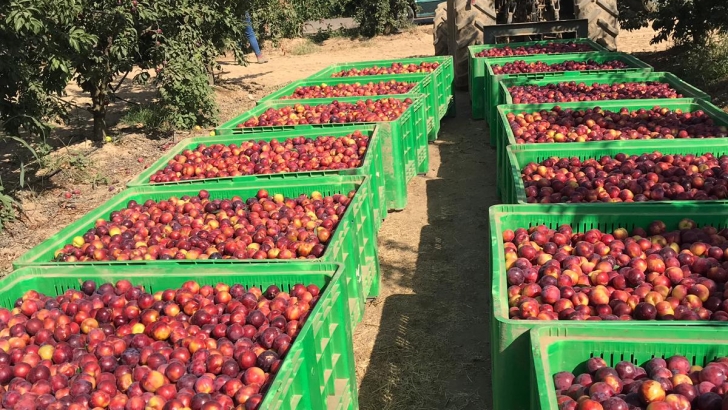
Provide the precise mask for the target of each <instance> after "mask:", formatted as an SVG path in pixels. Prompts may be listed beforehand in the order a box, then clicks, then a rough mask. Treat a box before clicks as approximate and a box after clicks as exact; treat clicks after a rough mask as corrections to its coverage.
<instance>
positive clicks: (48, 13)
mask: <svg viewBox="0 0 728 410" xmlns="http://www.w3.org/2000/svg"><path fill="white" fill-rule="evenodd" d="M247 6H248V4H247V2H245V1H243V2H241V1H234V0H214V1H213V0H197V1H191V0H181V1H171V0H154V1H153V0H80V1H72V0H10V1H7V2H3V3H2V5H0V17H1V18H0V41H1V42H2V46H0V55H2V57H3V58H1V59H0V60H2V62H0V74H1V75H0V88H2V89H3V100H2V101H0V120H2V119H7V118H10V117H17V118H23V117H22V116H20V117H18V115H34V116H37V117H41V118H44V119H50V118H53V117H58V116H63V114H65V113H66V112H67V110H68V108H69V105H68V103H67V102H64V101H63V100H62V99H61V97H63V95H64V89H65V86H66V84H67V83H68V82H69V81H71V80H74V81H76V82H77V83H78V85H79V86H80V87H81V89H82V90H83V91H84V92H85V93H87V94H88V96H89V97H90V98H91V104H90V105H88V106H87V107H86V108H87V109H88V111H89V112H90V113H91V114H92V116H93V122H94V132H93V133H94V137H95V138H96V139H102V138H103V137H104V136H105V132H106V113H107V109H108V106H109V104H110V103H111V102H112V101H114V100H115V99H117V97H116V92H117V91H118V90H119V88H120V86H121V83H122V81H123V80H124V79H125V78H127V77H128V76H130V75H132V74H133V78H134V79H135V80H139V81H149V80H152V79H153V84H154V85H155V86H156V87H157V89H158V90H159V95H158V99H159V101H158V103H159V105H160V106H161V107H163V110H164V112H165V115H166V116H167V117H168V118H165V119H166V120H167V121H168V122H169V123H170V125H172V126H177V127H191V126H193V125H195V124H205V123H211V122H212V121H213V120H214V117H215V113H216V106H215V103H214V100H213V95H212V89H211V88H210V85H209V84H208V81H207V76H208V74H207V73H208V72H209V70H210V68H211V67H213V66H214V65H215V64H216V63H215V59H216V58H217V57H218V56H219V55H220V54H222V53H223V52H225V51H226V50H230V49H232V50H234V51H236V53H237V51H238V45H237V44H238V41H239V39H241V38H243V29H244V19H242V18H240V16H242V15H244V12H245V9H246V8H247ZM237 54H239V53H237ZM7 124H8V125H7V127H8V128H9V129H10V130H11V131H17V129H18V127H20V126H22V125H25V124H23V123H22V121H20V120H18V121H8V122H7Z"/></svg>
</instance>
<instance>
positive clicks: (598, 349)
mask: <svg viewBox="0 0 728 410" xmlns="http://www.w3.org/2000/svg"><path fill="white" fill-rule="evenodd" d="M714 323H715V322H714ZM531 344H532V346H533V373H532V378H533V380H534V383H533V386H534V387H535V388H534V389H532V404H531V409H534V410H538V409H540V410H552V409H557V408H558V405H557V403H556V392H555V390H554V382H553V375H554V374H556V373H558V372H560V371H572V372H575V374H579V373H584V372H586V371H587V370H586V364H585V363H586V361H587V360H589V359H590V358H592V357H601V358H603V359H604V360H605V361H606V362H607V365H608V366H612V367H613V366H615V365H616V364H617V363H619V362H620V361H623V360H624V361H628V362H631V363H632V364H636V365H638V366H642V365H644V364H645V363H647V362H648V361H649V360H650V359H652V358H655V357H661V358H663V359H667V358H669V357H671V356H674V355H682V356H685V357H686V358H687V359H688V361H690V362H691V363H692V364H696V365H699V366H705V365H706V364H708V363H710V362H712V361H713V360H715V359H717V358H719V357H725V356H728V332H726V328H725V327H724V326H722V325H721V324H717V323H716V325H715V326H711V327H697V328H696V327H691V328H689V329H687V328H680V327H675V326H670V327H667V326H664V325H663V326H660V327H650V326H640V325H636V326H635V325H631V326H624V325H623V326H620V327H610V328H609V329H599V328H594V327H592V328H570V329H564V328H561V327H559V326H551V327H544V328H541V329H539V330H537V331H536V330H534V331H533V332H531Z"/></svg>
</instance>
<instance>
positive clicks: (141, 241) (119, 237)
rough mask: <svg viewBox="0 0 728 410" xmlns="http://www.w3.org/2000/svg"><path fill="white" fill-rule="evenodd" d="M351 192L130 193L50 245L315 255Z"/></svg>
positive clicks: (104, 251)
mask: <svg viewBox="0 0 728 410" xmlns="http://www.w3.org/2000/svg"><path fill="white" fill-rule="evenodd" d="M353 197H354V191H351V192H350V193H349V194H348V196H347V195H340V194H336V195H332V196H327V197H324V196H322V195H321V193H319V192H316V191H314V192H313V193H312V194H311V196H310V197H309V196H307V195H300V196H298V197H297V198H293V199H291V198H285V197H284V196H283V195H281V194H275V195H272V196H269V194H268V192H267V191H265V190H260V191H259V192H258V194H257V196H256V197H254V198H249V199H247V200H244V199H242V198H240V197H238V196H234V197H232V198H229V199H211V198H210V194H209V192H207V191H205V190H202V191H200V193H199V194H198V195H196V196H192V197H190V196H187V195H185V196H183V197H181V198H177V197H172V198H170V199H168V200H163V201H159V202H155V201H153V200H151V199H150V200H147V201H146V202H144V203H143V204H139V203H137V202H136V201H129V204H128V205H127V207H126V208H125V209H122V210H119V211H114V212H112V213H111V217H110V218H109V220H108V221H106V220H103V219H99V220H98V221H96V225H95V227H94V228H91V229H89V230H88V232H86V233H85V234H84V235H83V236H77V237H75V238H74V239H73V243H70V244H67V245H65V246H64V247H63V248H61V249H59V250H58V251H57V252H56V260H57V261H61V262H77V261H80V262H88V261H109V260H112V261H113V260H117V261H121V260H171V259H191V260H194V259H295V258H308V259H314V258H319V257H321V256H322V255H323V253H324V250H325V248H326V244H327V243H328V242H329V239H330V237H331V235H332V234H333V232H334V230H335V229H336V227H337V226H338V224H339V221H340V219H341V217H342V215H343V214H344V212H345V211H346V208H347V205H348V204H349V202H350V201H351V198H353Z"/></svg>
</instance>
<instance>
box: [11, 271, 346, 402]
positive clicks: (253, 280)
mask: <svg viewBox="0 0 728 410" xmlns="http://www.w3.org/2000/svg"><path fill="white" fill-rule="evenodd" d="M68 265H71V264H68ZM344 270H345V267H344V266H342V265H338V264H326V263H316V264H310V263H301V262H293V263H290V264H270V265H268V264H257V265H253V264H250V265H247V266H243V267H241V266H235V265H214V266H210V267H209V268H205V269H204V270H201V269H200V267H199V266H196V265H174V266H170V265H158V264H154V265H138V266H123V265H122V266H96V265H92V266H90V265H87V266H78V265H71V266H34V267H25V268H20V269H18V270H16V271H14V272H13V273H11V274H10V275H9V276H7V277H5V278H3V279H2V281H0V295H2V296H1V297H0V305H1V306H2V307H4V308H6V309H12V308H13V306H15V301H16V300H17V299H19V298H21V297H22V296H23V294H24V293H25V292H27V291H29V290H35V291H38V292H41V293H43V294H46V295H50V296H56V295H62V294H63V293H64V292H65V291H66V290H68V289H80V287H81V283H83V281H85V280H95V281H97V282H98V283H99V284H100V283H105V282H112V283H113V282H116V281H118V280H121V279H126V280H129V281H131V282H132V284H134V285H135V286H143V287H144V289H145V290H146V291H147V292H150V293H154V292H156V291H160V290H165V289H174V288H179V287H180V286H181V285H182V284H183V283H184V282H186V281H190V280H192V281H196V282H198V283H199V284H200V285H215V284H217V283H225V284H228V285H233V284H241V285H243V286H244V287H246V288H248V287H253V286H256V287H258V288H260V289H262V290H265V289H266V288H267V287H268V286H270V285H276V286H278V287H279V288H280V289H281V290H283V291H286V292H290V290H291V289H292V288H293V285H295V284H298V283H302V284H314V285H317V286H319V287H320V288H321V296H320V298H319V300H318V302H317V303H316V305H315V306H314V307H313V308H312V310H311V313H310V315H309V317H308V319H307V320H306V322H305V323H304V325H303V327H302V328H301V331H300V332H299V334H298V336H297V337H296V339H295V341H294V342H293V344H292V345H291V348H290V350H289V351H288V353H287V354H286V357H285V359H284V360H283V363H282V364H281V368H280V370H279V371H278V373H277V374H276V375H275V379H274V380H273V383H272V384H271V386H270V388H269V389H268V391H267V393H266V395H265V397H264V400H263V402H262V403H261V407H260V408H261V409H270V410H272V409H287V410H296V409H298V410H304V409H338V410H355V409H358V408H359V405H358V399H357V396H358V393H357V383H356V367H355V363H354V350H353V344H352V332H353V330H352V328H351V323H350V321H349V320H348V319H349V310H348V309H349V306H348V305H349V303H347V300H348V299H350V296H349V294H348V291H349V289H347V286H346V284H345V280H346V278H345V272H344ZM323 341H325V343H324V342H323Z"/></svg>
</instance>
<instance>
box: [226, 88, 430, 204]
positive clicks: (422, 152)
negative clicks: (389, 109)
mask: <svg viewBox="0 0 728 410" xmlns="http://www.w3.org/2000/svg"><path fill="white" fill-rule="evenodd" d="M387 98H395V99H396V98H401V97H390V96H388V97H387ZM412 100H413V103H412V105H410V107H409V108H407V110H406V111H405V112H404V113H403V114H402V115H401V116H400V117H399V118H397V119H395V120H393V121H388V122H379V123H377V130H378V132H379V137H380V139H381V147H382V158H383V161H384V178H385V183H384V185H385V187H386V191H387V195H386V198H387V209H396V210H401V209H404V207H405V206H406V205H407V183H408V182H409V181H410V180H411V179H412V178H414V177H415V176H416V175H417V174H418V173H425V172H427V169H428V167H429V162H430V154H429V149H428V142H427V131H426V124H425V123H426V115H427V114H426V110H425V103H424V101H425V96H424V95H415V96H414V98H412ZM333 101H339V102H348V103H356V102H357V101H361V98H360V97H345V98H336V99H315V100H301V101H297V100H274V101H266V102H264V103H261V104H260V105H258V106H256V107H255V108H253V109H251V110H250V111H248V112H246V113H244V114H242V115H239V116H238V117H235V118H233V119H232V120H230V121H228V122H226V123H224V124H222V125H221V126H219V127H218V128H216V129H215V133H216V134H217V135H239V134H242V135H246V134H248V135H250V134H256V135H262V134H265V133H271V132H279V131H285V130H296V131H298V130H319V131H320V132H323V133H326V132H330V131H331V128H336V127H341V126H345V125H351V123H349V124H306V125H290V126H288V125H285V126H261V127H249V128H242V127H239V125H240V124H242V123H243V122H245V121H246V120H248V119H249V118H253V117H256V116H259V115H261V114H263V113H264V112H265V111H267V110H268V109H271V108H272V109H280V108H283V107H291V106H294V105H296V104H298V105H310V106H315V105H319V104H329V103H331V102H333ZM360 124H367V123H360Z"/></svg>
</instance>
